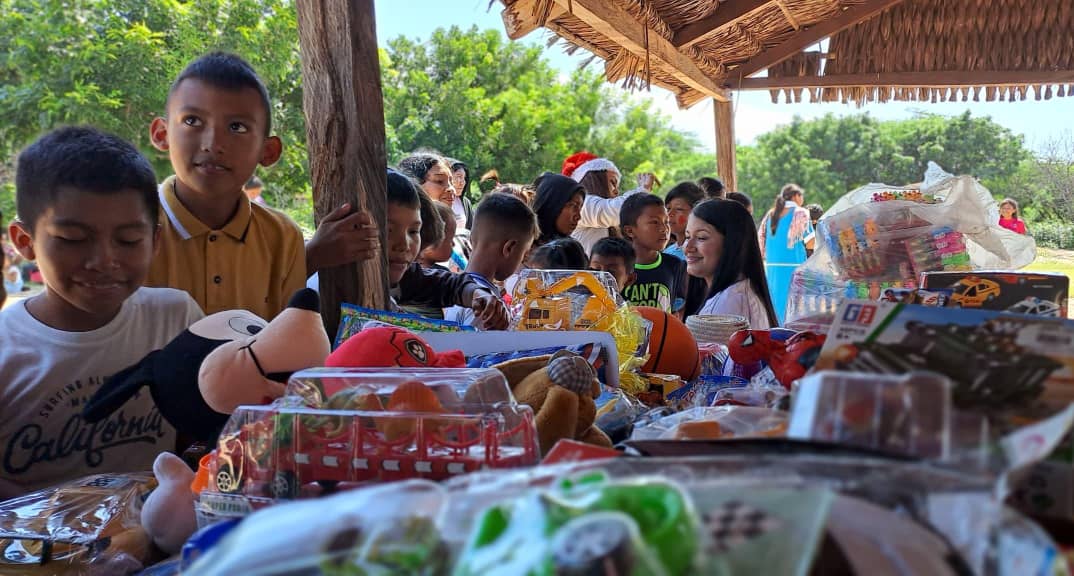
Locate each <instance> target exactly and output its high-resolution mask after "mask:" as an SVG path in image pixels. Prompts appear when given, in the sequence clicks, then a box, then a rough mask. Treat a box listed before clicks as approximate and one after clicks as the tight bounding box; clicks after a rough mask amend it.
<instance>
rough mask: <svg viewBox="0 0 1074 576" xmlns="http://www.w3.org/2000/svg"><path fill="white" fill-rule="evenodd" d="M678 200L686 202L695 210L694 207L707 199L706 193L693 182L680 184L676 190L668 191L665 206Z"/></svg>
mask: <svg viewBox="0 0 1074 576" xmlns="http://www.w3.org/2000/svg"><path fill="white" fill-rule="evenodd" d="M676 199H678V200H682V201H683V202H686V203H687V204H689V205H690V207H691V208H693V207H694V205H696V204H697V203H698V202H700V201H702V200H704V199H705V191H704V190H703V189H702V188H701V187H700V186H698V185H697V184H694V183H693V182H690V181H686V182H679V183H678V184H676V185H675V187H674V188H672V189H671V190H668V193H667V195H666V196H664V204H665V205H666V204H670V203H671V201H672V200H676Z"/></svg>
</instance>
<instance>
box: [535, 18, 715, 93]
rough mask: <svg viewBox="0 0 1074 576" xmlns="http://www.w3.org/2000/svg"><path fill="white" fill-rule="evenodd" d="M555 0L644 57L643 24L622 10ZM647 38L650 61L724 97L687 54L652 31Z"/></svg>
mask: <svg viewBox="0 0 1074 576" xmlns="http://www.w3.org/2000/svg"><path fill="white" fill-rule="evenodd" d="M555 1H556V4H558V5H559V6H561V7H562V8H564V9H567V8H568V6H569V8H570V9H571V11H572V13H573V14H574V16H575V17H576V18H578V19H580V20H581V21H583V22H585V23H586V24H588V25H589V26H590V27H591V28H593V29H594V30H596V31H597V32H600V33H601V34H603V35H604V36H607V37H608V39H609V40H611V41H612V42H615V43H616V44H619V45H620V46H622V47H623V48H625V49H627V50H630V51H631V52H633V53H634V54H635V55H636V56H637V57H638V58H640V59H642V60H644V59H645V57H646V49H645V48H646V46H645V38H646V33H645V26H644V25H643V24H642V23H641V22H638V21H637V20H636V19H635V18H634V17H633V16H631V15H630V14H629V13H627V12H626V11H625V10H623V9H621V8H619V7H617V6H615V5H614V4H612V3H610V2H605V1H604V0H555ZM648 40H649V43H648V44H649V45H648V48H649V49H648V55H649V59H650V61H651V62H652V63H653V64H658V65H659V66H661V67H662V68H664V69H666V70H667V71H668V72H669V73H670V74H673V75H675V77H677V78H678V79H679V80H681V81H682V82H683V84H686V85H687V86H690V87H691V88H693V89H695V90H700V91H701V92H704V93H705V94H707V95H709V96H712V97H713V98H716V99H718V100H726V99H727V95H726V94H725V91H724V89H723V88H721V87H720V85H719V84H718V83H717V82H716V81H715V80H714V79H712V78H710V77H709V76H708V75H707V74H705V73H704V72H703V71H702V70H701V68H700V67H698V65H697V63H696V62H694V61H693V60H692V59H690V57H689V56H687V55H686V54H683V53H682V52H679V51H678V50H676V49H675V47H674V46H672V45H671V43H670V42H668V41H667V40H665V39H664V38H663V37H662V36H660V35H659V34H657V33H655V32H650V33H649V34H648Z"/></svg>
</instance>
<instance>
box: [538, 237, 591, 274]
mask: <svg viewBox="0 0 1074 576" xmlns="http://www.w3.org/2000/svg"><path fill="white" fill-rule="evenodd" d="M527 266H528V267H529V268H533V269H536V270H586V269H588V268H589V258H588V257H587V256H586V255H585V250H584V249H583V248H582V244H581V242H578V241H577V240H575V239H574V238H557V239H555V240H553V241H551V242H549V243H547V244H544V245H543V246H541V247H539V248H537V249H535V250H534V251H533V253H532V254H530V258H529V262H527Z"/></svg>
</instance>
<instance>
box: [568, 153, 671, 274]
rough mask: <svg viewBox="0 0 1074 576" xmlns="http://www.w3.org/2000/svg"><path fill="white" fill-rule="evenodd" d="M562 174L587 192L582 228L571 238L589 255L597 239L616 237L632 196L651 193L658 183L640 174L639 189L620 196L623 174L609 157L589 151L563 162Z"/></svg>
mask: <svg viewBox="0 0 1074 576" xmlns="http://www.w3.org/2000/svg"><path fill="white" fill-rule="evenodd" d="M562 173H563V175H564V176H567V177H569V178H571V179H573V180H574V181H575V182H578V183H580V184H581V185H582V187H583V188H584V189H585V201H584V203H583V204H582V212H581V215H580V218H579V220H578V229H577V230H575V231H574V233H573V234H571V236H572V237H573V238H574V239H575V240H577V241H579V242H581V243H582V248H584V249H585V252H586V253H588V252H589V251H590V250H592V249H593V245H594V244H596V243H597V240H600V239H601V238H606V237H608V236H609V235H612V236H614V235H615V234H617V232H618V228H619V210H620V209H621V208H622V207H623V202H626V199H627V197H628V196H630V195H631V194H636V193H638V192H651V191H652V189H653V186H655V185H656V184H657V181H656V176H655V175H654V174H651V173H643V174H638V176H637V178H638V187H637V188H635V189H633V190H631V191H629V192H626V193H625V194H622V195H620V194H619V184H620V179H621V177H622V175H621V174H620V172H619V168H617V167H616V166H615V164H614V163H613V162H612V161H611V160H608V159H607V158H599V157H597V155H596V154H592V153H589V152H584V151H583V152H578V153H576V154H572V155H570V156H568V157H567V158H566V159H565V160H564V161H563V168H562Z"/></svg>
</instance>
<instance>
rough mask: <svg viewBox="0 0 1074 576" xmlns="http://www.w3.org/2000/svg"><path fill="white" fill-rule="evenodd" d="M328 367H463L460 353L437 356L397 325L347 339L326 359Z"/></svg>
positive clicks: (415, 336) (450, 352)
mask: <svg viewBox="0 0 1074 576" xmlns="http://www.w3.org/2000/svg"><path fill="white" fill-rule="evenodd" d="M324 365H325V366H328V367H330V368H381V367H388V366H399V367H402V368H462V367H464V366H465V365H466V358H465V357H463V355H462V352H461V351H459V350H446V351H444V352H441V353H437V352H436V351H435V350H433V349H432V347H431V346H429V344H428V343H426V342H425V340H424V339H422V338H421V337H420V336H418V335H417V334H415V333H413V332H411V331H409V330H407V329H405V328H400V327H398V326H377V327H373V328H366V329H365V330H362V331H361V332H358V333H357V334H355V335H354V336H352V337H350V338H348V339H347V340H346V341H345V342H343V344H340V346H339V347H338V348H336V349H335V350H333V351H332V353H331V354H329V355H328V358H326V359H325V363H324Z"/></svg>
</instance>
